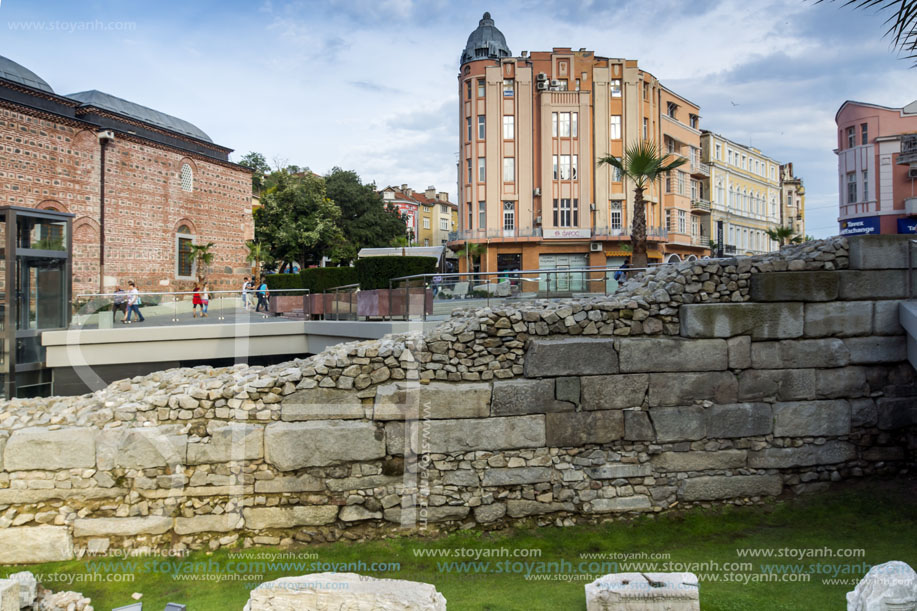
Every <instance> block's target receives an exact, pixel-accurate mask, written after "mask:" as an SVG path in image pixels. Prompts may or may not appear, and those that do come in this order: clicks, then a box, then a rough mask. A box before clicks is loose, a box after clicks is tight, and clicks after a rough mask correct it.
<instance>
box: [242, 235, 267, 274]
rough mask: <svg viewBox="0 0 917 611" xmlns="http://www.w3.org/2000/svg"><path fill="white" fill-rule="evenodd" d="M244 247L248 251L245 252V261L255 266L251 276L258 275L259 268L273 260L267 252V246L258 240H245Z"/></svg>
mask: <svg viewBox="0 0 917 611" xmlns="http://www.w3.org/2000/svg"><path fill="white" fill-rule="evenodd" d="M245 247H246V248H247V249H248V252H247V253H246V254H245V262H246V263H248V264H249V265H251V266H252V267H254V268H255V270H256V271H255V272H253V274H252V275H253V276H256V277H257V276H260V275H261V270H262V267H263V266H264V265H270V264H271V263H272V262H273V261H272V260H271V255H270V253H268V250H267V248H265V246H264V245H263V244H261V243H260V242H256V241H255V240H248V241H247V242H245Z"/></svg>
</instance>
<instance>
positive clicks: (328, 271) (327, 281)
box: [299, 267, 357, 293]
mask: <svg viewBox="0 0 917 611" xmlns="http://www.w3.org/2000/svg"><path fill="white" fill-rule="evenodd" d="M299 274H300V276H301V277H302V287H303V288H305V289H309V290H310V291H311V292H313V293H324V292H325V291H327V290H328V289H333V288H334V287H336V286H344V285H345V284H356V283H357V270H356V269H355V268H353V267H312V268H309V269H304V270H302V271H301V272H300V273H299Z"/></svg>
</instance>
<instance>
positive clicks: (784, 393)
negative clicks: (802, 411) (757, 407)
mask: <svg viewBox="0 0 917 611" xmlns="http://www.w3.org/2000/svg"><path fill="white" fill-rule="evenodd" d="M767 398H776V399H777V400H778V401H792V400H794V399H814V398H815V370H814V369H747V370H745V371H743V372H742V373H740V374H739V401H756V400H759V399H767Z"/></svg>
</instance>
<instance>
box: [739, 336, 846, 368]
mask: <svg viewBox="0 0 917 611" xmlns="http://www.w3.org/2000/svg"><path fill="white" fill-rule="evenodd" d="M849 362H850V351H849V350H848V349H847V346H845V345H844V342H843V340H840V339H836V338H828V339H797V340H783V341H779V342H754V343H753V344H752V345H751V366H752V367H754V368H755V369H802V368H803V367H843V366H844V365H846V364H847V363H849Z"/></svg>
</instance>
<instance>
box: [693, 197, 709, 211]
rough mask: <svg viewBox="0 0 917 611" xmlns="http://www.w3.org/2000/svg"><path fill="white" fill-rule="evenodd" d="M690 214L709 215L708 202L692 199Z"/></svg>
mask: <svg viewBox="0 0 917 611" xmlns="http://www.w3.org/2000/svg"><path fill="white" fill-rule="evenodd" d="M691 212H702V213H707V214H710V202H709V201H708V200H706V199H692V200H691Z"/></svg>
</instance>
